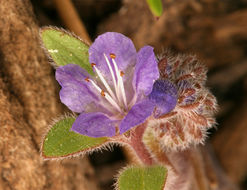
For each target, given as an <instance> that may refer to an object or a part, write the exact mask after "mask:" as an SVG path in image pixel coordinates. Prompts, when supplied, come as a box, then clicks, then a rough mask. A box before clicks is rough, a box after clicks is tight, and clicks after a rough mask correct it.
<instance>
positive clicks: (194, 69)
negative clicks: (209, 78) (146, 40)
mask: <svg viewBox="0 0 247 190" xmlns="http://www.w3.org/2000/svg"><path fill="white" fill-rule="evenodd" d="M41 38H42V42H43V45H44V48H45V50H46V52H47V53H48V55H49V57H50V58H51V60H52V61H53V64H54V65H55V69H56V80H57V81H58V83H59V84H60V86H61V90H60V92H59V95H60V99H61V102H62V103H63V104H65V105H66V106H67V107H68V108H69V109H70V110H71V111H72V112H73V115H71V116H66V117H63V118H62V119H61V120H58V121H56V122H55V123H54V125H52V126H51V128H50V129H49V130H48V132H47V134H46V135H45V137H44V140H43V143H42V148H41V154H42V156H43V157H44V158H45V159H61V158H64V157H71V156H76V155H79V154H84V153H87V152H92V151H94V150H98V149H101V148H104V147H107V146H108V145H110V144H120V145H122V146H126V147H127V148H128V150H129V151H130V153H131V154H130V155H131V156H133V159H135V160H136V162H135V165H133V166H129V167H126V168H125V169H123V170H122V171H121V172H120V173H119V175H118V177H117V180H116V181H117V182H116V189H120V190H129V189H132V190H135V189H141V187H143V186H145V189H153V190H161V189H168V190H169V189H170V188H171V187H172V186H171V185H169V184H171V182H169V180H174V179H176V178H174V177H172V176H171V175H179V174H178V173H177V174H176V172H174V168H172V167H171V166H173V163H172V161H169V160H167V157H166V154H169V153H171V154H173V153H174V152H177V151H182V150H184V149H188V148H190V147H191V146H194V145H196V144H199V143H203V142H204V141H205V138H206V136H207V130H208V129H209V128H211V127H213V126H214V125H215V120H214V113H215V111H216V110H217V104H216V100H215V97H214V96H213V95H212V94H211V93H210V92H209V90H208V89H207V88H206V87H205V81H206V69H205V67H204V66H202V65H201V64H200V63H199V62H198V60H197V59H196V57H195V56H182V55H179V56H172V55H171V53H164V54H163V55H162V56H159V57H158V58H157V57H156V56H155V54H154V51H153V48H152V47H151V46H144V47H142V48H141V49H140V50H139V51H136V49H135V47H134V45H133V43H132V41H131V40H130V39H129V38H128V37H126V36H124V35H122V34H119V33H115V32H107V33H104V34H102V35H100V36H98V37H97V38H96V39H95V41H94V42H93V44H92V45H90V46H89V45H88V44H87V43H85V42H84V41H83V40H81V39H79V38H78V37H76V36H75V35H73V34H71V33H69V32H67V31H64V30H61V29H57V28H52V27H46V28H43V29H42V30H41ZM164 160H165V161H164ZM129 179H132V180H131V181H129ZM154 179H155V180H154ZM187 186H188V185H187ZM187 186H186V188H187ZM184 187H185V186H184ZM184 187H183V189H185V188H184ZM173 188H174V187H173ZM188 188H189V186H188Z"/></svg>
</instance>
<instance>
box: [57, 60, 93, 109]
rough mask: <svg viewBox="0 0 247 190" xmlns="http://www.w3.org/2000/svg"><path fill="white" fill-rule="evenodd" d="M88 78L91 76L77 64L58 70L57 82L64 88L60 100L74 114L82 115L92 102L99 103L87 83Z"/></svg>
mask: <svg viewBox="0 0 247 190" xmlns="http://www.w3.org/2000/svg"><path fill="white" fill-rule="evenodd" d="M87 77H89V74H88V73H87V72H86V71H85V70H83V69H82V68H81V67H80V66H79V65H75V64H68V65H65V66H61V67H58V68H57V70H56V80H57V81H58V82H59V84H60V85H61V86H62V89H61V90H60V93H59V94H60V99H61V101H62V102H63V103H64V104H65V105H66V106H67V107H68V108H69V109H70V110H72V111H73V112H78V113H81V112H83V111H84V110H85V108H86V106H87V105H88V104H89V103H90V102H92V101H94V102H97V101H98V97H97V95H95V94H94V92H93V91H92V90H91V89H90V86H89V85H88V84H87V82H86V81H85V78H87Z"/></svg>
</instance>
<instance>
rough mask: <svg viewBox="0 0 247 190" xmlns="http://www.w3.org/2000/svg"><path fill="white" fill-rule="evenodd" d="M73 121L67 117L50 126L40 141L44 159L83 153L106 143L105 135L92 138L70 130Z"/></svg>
mask: <svg viewBox="0 0 247 190" xmlns="http://www.w3.org/2000/svg"><path fill="white" fill-rule="evenodd" d="M74 121H75V119H74V118H72V117H67V118H64V119H62V120H60V121H58V122H57V123H55V125H53V126H52V127H51V129H50V130H49V131H48V133H47V134H46V136H45V138H44V140H43V142H42V148H41V152H42V156H43V157H44V158H45V159H49V158H61V157H67V156H73V155H75V154H78V153H85V152H88V151H92V150H93V149H95V148H98V147H100V146H102V145H104V144H105V143H107V141H108V139H107V138H106V137H101V138H93V137H88V136H84V135H80V134H77V133H75V132H73V131H70V128H71V126H72V124H73V122H74Z"/></svg>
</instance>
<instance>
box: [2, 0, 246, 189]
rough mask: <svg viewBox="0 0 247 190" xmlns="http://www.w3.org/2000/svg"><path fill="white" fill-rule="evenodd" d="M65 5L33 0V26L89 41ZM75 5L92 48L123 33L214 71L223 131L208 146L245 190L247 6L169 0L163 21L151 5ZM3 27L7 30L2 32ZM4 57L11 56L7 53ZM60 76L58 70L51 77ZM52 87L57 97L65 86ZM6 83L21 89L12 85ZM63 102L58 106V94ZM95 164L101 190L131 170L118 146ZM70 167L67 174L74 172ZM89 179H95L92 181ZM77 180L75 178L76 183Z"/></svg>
mask: <svg viewBox="0 0 247 190" xmlns="http://www.w3.org/2000/svg"><path fill="white" fill-rule="evenodd" d="M24 2H27V1H24ZM61 2H62V0H61V1H59V0H53V1H51V0H31V4H28V5H27V6H28V7H30V6H31V7H33V13H30V14H31V15H32V16H33V17H34V21H33V22H34V23H35V24H36V25H38V26H39V27H41V26H47V25H53V26H57V27H63V28H65V29H69V30H71V31H73V32H75V33H76V34H78V35H80V36H83V35H85V31H84V32H83V31H82V33H80V32H81V26H80V24H79V25H78V24H77V20H76V18H74V19H75V20H73V19H72V20H71V19H69V20H68V17H69V15H70V13H71V12H73V11H74V10H71V9H70V7H66V6H65V7H63V4H61ZM71 2H72V4H73V8H75V10H76V13H77V14H78V16H79V19H80V21H79V22H81V24H82V25H84V29H85V30H86V31H87V32H86V33H87V34H88V35H89V39H91V40H92V41H93V40H94V39H95V38H96V37H97V35H99V34H101V33H104V32H106V31H115V32H120V33H123V34H124V35H127V36H128V37H130V38H131V39H132V40H133V41H134V44H135V46H136V48H137V49H139V48H140V47H142V46H143V45H146V44H149V45H152V46H154V47H155V51H156V53H157V54H161V53H162V51H164V50H166V49H170V50H171V51H173V52H175V53H185V54H195V55H197V56H198V58H199V60H201V61H202V62H203V63H204V64H205V65H207V67H208V69H209V71H208V82H207V85H208V87H209V88H210V89H211V91H212V92H213V94H214V95H215V96H216V97H217V100H218V103H219V106H220V110H219V112H218V114H217V122H218V125H217V128H215V129H212V130H211V131H210V133H209V138H208V140H207V144H208V146H210V147H212V149H213V150H214V152H215V158H216V159H217V160H218V164H219V166H220V167H222V168H223V171H225V172H226V174H227V176H228V177H229V179H230V180H231V181H232V182H234V183H235V184H237V185H238V186H239V187H240V188H241V189H242V190H244V189H247V0H224V1H223V0H165V1H163V9H164V12H163V14H162V16H161V17H160V18H155V17H154V16H153V15H152V13H151V12H150V10H149V8H148V6H147V4H146V1H145V0H72V1H71ZM3 4H4V3H3ZM3 4H2V6H3ZM0 5H1V4H0ZM6 6H7V5H6ZM31 10H32V9H31ZM24 12H25V11H24ZM0 14H1V12H0ZM25 14H26V12H25ZM2 15H3V14H2ZM66 17H67V19H66ZM74 21H75V23H74V24H73V22H74ZM0 26H1V25H0ZM2 27H4V25H2V26H1V27H0V30H1V29H2ZM0 33H1V31H0ZM88 41H89V40H88ZM6 43H7V41H6ZM1 54H3V55H4V51H2V53H1ZM1 54H0V55H1ZM2 63H4V60H2ZM5 68H7V67H6V66H5ZM12 69H13V68H12ZM7 70H8V69H7ZM35 72H36V71H35ZM37 72H38V71H37ZM53 72H54V70H52V69H50V70H49V71H48V73H53ZM7 73H8V72H7ZM10 73H11V72H10ZM9 76H12V75H11V74H5V72H2V78H3V79H7V80H10V79H9V78H8V77H9ZM3 81H4V80H3ZM51 83H52V84H53V85H54V86H55V88H54V92H56V93H57V92H58V88H59V87H58V85H57V84H56V83H55V82H51ZM0 84H1V83H0ZM4 84H11V85H15V84H14V83H9V82H8V81H7V82H6V80H5V82H4ZM13 91H15V90H13ZM10 93H12V92H10ZM6 96H7V95H6ZM23 96H24V95H23ZM56 96H57V97H55V99H57V100H56V101H57V102H58V101H59V100H58V93H57V95H56ZM10 97H12V96H10ZM10 102H13V101H12V100H11V101H10ZM24 104H25V103H24ZM57 104H59V103H57ZM21 105H22V104H21ZM60 106H61V105H60ZM61 110H63V111H61V112H64V111H66V108H65V107H61ZM47 122H48V121H47ZM36 135H37V134H36ZM35 138H36V137H34V139H35ZM37 138H38V139H39V137H37ZM89 161H90V165H91V166H92V168H93V170H94V172H93V175H92V176H94V177H93V179H94V180H96V181H97V184H98V186H99V187H100V189H102V190H110V189H113V187H112V184H113V183H114V181H113V176H115V175H116V174H117V171H118V170H119V169H120V168H122V167H123V166H125V165H126V163H127V158H126V156H125V153H124V151H123V150H122V149H121V148H119V147H114V148H113V149H112V151H102V152H99V153H93V154H91V155H90V156H89ZM76 162H80V161H79V160H77V161H76ZM63 164H65V167H67V166H68V167H69V165H71V163H66V162H65V163H63ZM66 165H67V166H66ZM70 167H71V166H70ZM53 169H54V168H53ZM53 169H52V170H53ZM53 174H54V173H53ZM49 175H50V174H49ZM85 175H86V179H87V180H90V176H91V174H85ZM46 178H47V176H46ZM75 178H77V177H75V176H71V178H70V180H74V179H75ZM77 179H79V178H77ZM66 180H69V179H66ZM87 180H86V181H87ZM0 187H1V186H0ZM45 188H47V189H49V188H50V187H49V186H47V187H46V186H44V189H45ZM30 189H32V188H31V186H30ZM71 189H73V188H71ZM75 189H76V188H75Z"/></svg>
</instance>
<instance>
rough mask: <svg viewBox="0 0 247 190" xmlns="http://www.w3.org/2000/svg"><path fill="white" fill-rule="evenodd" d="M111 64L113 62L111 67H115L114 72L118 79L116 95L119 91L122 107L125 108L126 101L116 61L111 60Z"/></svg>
mask: <svg viewBox="0 0 247 190" xmlns="http://www.w3.org/2000/svg"><path fill="white" fill-rule="evenodd" d="M112 62H113V65H114V67H115V71H116V74H117V79H118V90H117V91H118V93H119V91H121V96H122V98H123V101H124V105H125V107H126V108H127V100H126V94H125V90H124V84H123V78H122V76H121V75H120V71H119V70H118V66H117V63H116V61H115V60H114V59H112Z"/></svg>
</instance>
